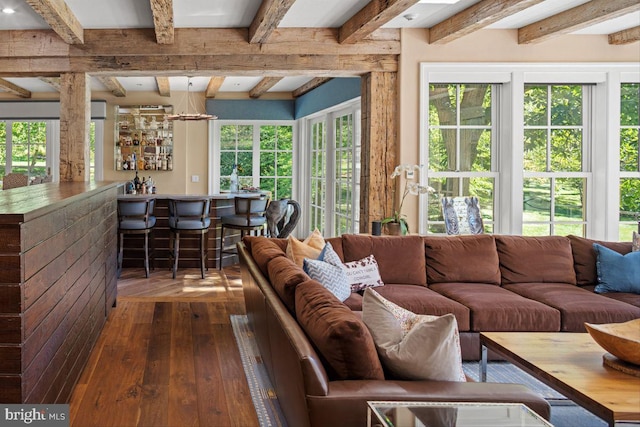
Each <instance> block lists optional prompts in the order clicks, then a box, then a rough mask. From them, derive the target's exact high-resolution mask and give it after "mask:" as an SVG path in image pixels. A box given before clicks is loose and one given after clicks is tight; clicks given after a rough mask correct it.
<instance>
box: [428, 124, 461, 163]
mask: <svg viewBox="0 0 640 427" xmlns="http://www.w3.org/2000/svg"><path fill="white" fill-rule="evenodd" d="M444 134H449V135H446V136H447V140H448V141H455V130H454V129H437V128H431V129H430V130H429V169H430V170H432V171H436V172H440V171H446V170H451V169H450V168H449V165H448V161H449V159H448V158H447V149H446V148H445V146H444V139H443V137H444ZM453 156H454V157H452V158H451V161H452V163H453V167H455V164H456V160H455V151H454V152H453Z"/></svg>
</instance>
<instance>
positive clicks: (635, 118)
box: [619, 83, 640, 241]
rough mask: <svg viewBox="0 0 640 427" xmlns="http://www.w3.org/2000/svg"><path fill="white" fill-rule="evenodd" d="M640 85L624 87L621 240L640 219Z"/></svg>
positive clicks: (621, 157) (631, 230) (622, 108)
mask: <svg viewBox="0 0 640 427" xmlns="http://www.w3.org/2000/svg"><path fill="white" fill-rule="evenodd" d="M639 104H640V84H638V83H623V84H622V85H621V87H620V226H619V233H620V236H619V239H620V240H625V241H628V240H630V239H631V236H632V232H633V231H638V221H640V145H639V144H638V135H639V134H640V123H639V120H640V118H639V117H640V108H639Z"/></svg>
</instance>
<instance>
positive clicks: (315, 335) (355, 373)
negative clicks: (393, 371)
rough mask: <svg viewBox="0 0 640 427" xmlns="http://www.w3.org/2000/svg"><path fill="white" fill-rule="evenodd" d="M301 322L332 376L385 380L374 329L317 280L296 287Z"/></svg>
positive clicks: (337, 377) (332, 378)
mask: <svg viewBox="0 0 640 427" xmlns="http://www.w3.org/2000/svg"><path fill="white" fill-rule="evenodd" d="M295 297H296V303H295V304H296V317H297V319H298V323H299V324H300V326H301V327H302V329H304V331H305V332H306V334H307V335H308V336H309V338H310V339H311V342H313V344H314V345H315V347H316V348H317V349H318V351H319V353H320V354H321V355H322V357H323V358H324V360H325V361H326V363H323V365H325V367H327V375H328V376H329V378H330V379H331V380H383V379H384V372H383V370H382V365H381V364H380V359H379V358H378V353H377V351H376V347H375V344H374V343H373V338H372V337H371V333H370V332H369V330H368V329H367V327H366V326H365V324H364V323H363V322H362V320H361V319H360V318H359V317H358V316H357V315H356V314H355V313H353V312H352V311H351V310H350V309H349V308H348V307H347V306H346V305H344V304H343V303H341V302H340V301H339V300H338V299H337V298H336V297H335V296H334V295H333V294H332V293H331V292H330V291H329V290H327V289H326V288H325V287H324V286H322V285H321V284H320V283H318V282H316V281H315V280H308V281H306V282H303V283H301V284H299V285H298V286H297V287H296V292H295Z"/></svg>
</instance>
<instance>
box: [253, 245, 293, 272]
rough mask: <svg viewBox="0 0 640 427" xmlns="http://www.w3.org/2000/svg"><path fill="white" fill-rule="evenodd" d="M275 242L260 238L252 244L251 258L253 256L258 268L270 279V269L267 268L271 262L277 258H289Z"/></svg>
mask: <svg viewBox="0 0 640 427" xmlns="http://www.w3.org/2000/svg"><path fill="white" fill-rule="evenodd" d="M274 240H275V239H267V238H266V237H263V236H260V237H256V238H255V239H254V240H253V241H252V242H251V256H253V259H254V260H255V262H256V264H257V265H258V268H259V269H260V271H261V272H262V274H264V276H265V277H269V269H268V267H267V265H268V264H269V261H271V260H272V259H274V258H277V257H286V256H287V254H286V253H285V252H284V251H283V250H282V248H281V247H280V246H279V245H278V244H277V243H276V242H275V241H274Z"/></svg>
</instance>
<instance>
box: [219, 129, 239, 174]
mask: <svg viewBox="0 0 640 427" xmlns="http://www.w3.org/2000/svg"><path fill="white" fill-rule="evenodd" d="M237 131H238V127H237V126H236V125H223V126H221V127H220V149H221V150H235V148H236V139H237ZM229 173H231V172H229Z"/></svg>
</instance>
